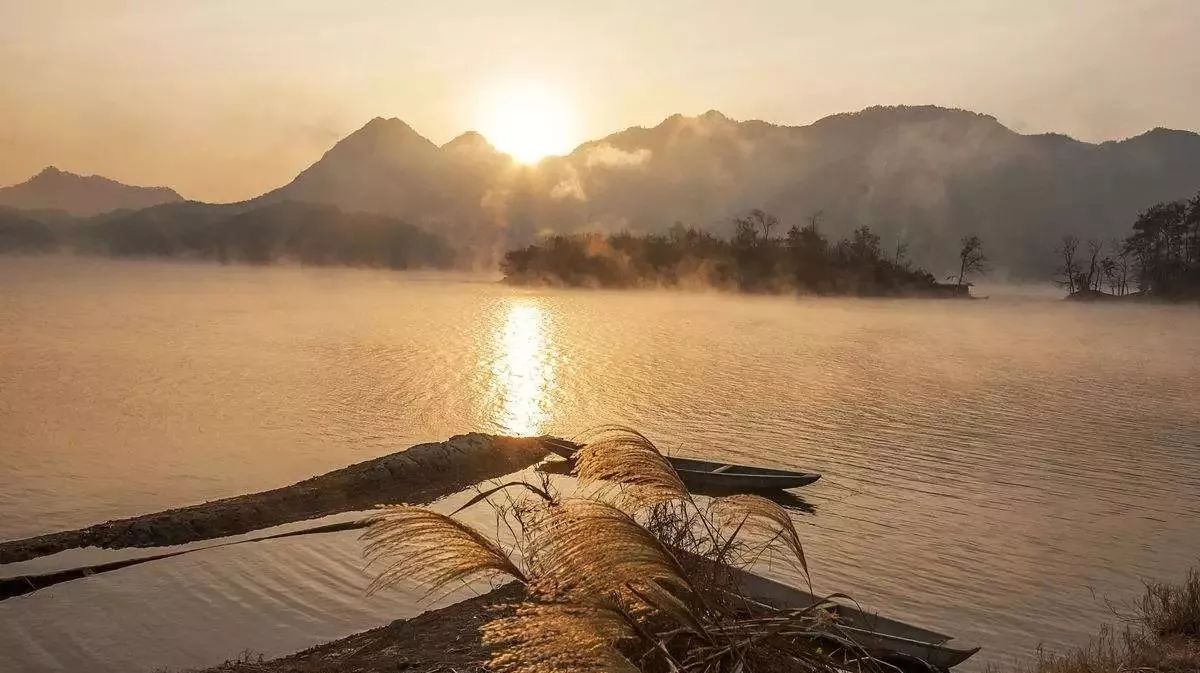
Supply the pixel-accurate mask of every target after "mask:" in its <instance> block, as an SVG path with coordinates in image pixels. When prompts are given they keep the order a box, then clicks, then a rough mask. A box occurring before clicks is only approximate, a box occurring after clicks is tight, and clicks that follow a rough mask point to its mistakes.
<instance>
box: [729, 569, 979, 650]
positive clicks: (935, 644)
mask: <svg viewBox="0 0 1200 673" xmlns="http://www.w3.org/2000/svg"><path fill="white" fill-rule="evenodd" d="M731 570H732V572H733V573H734V578H735V580H736V581H737V583H738V585H739V589H740V590H741V594H742V595H743V596H745V597H746V598H748V599H750V600H752V601H757V602H758V603H762V604H764V605H768V606H771V607H774V608H783V609H786V608H796V609H803V608H807V607H809V606H811V605H814V604H816V603H818V602H820V601H821V599H819V598H817V597H816V596H813V595H812V594H811V593H809V592H807V591H804V590H802V589H797V588H795V587H792V586H788V585H786V584H783V583H781V582H776V581H775V580H771V579H767V578H766V577H762V576H761V575H755V574H753V573H750V572H747V571H744V570H738V569H736V568H734V569H731ZM829 611H830V612H831V613H833V615H834V616H835V617H836V618H837V623H838V627H837V630H836V632H837V636H840V637H842V638H845V639H848V640H850V641H851V642H853V644H854V645H855V646H857V647H861V648H862V649H864V650H866V651H867V652H868V653H869V654H870V655H871V656H873V657H875V658H877V659H880V660H883V661H886V662H888V663H891V664H895V665H897V666H898V667H900V668H904V669H914V670H923V669H926V668H927V667H926V666H925V665H926V664H927V665H928V666H931V667H933V668H934V669H937V670H941V671H946V670H949V669H950V668H952V667H954V666H957V665H958V664H961V663H962V662H964V661H966V660H967V659H969V658H971V656H973V655H974V654H975V653H976V652H978V651H979V648H978V647H962V646H960V645H958V644H957V643H953V642H952V639H951V637H950V636H948V635H946V634H944V633H938V632H937V631H933V630H930V629H926V628H922V627H920V626H914V625H912V624H906V623H904V622H901V621H897V620H895V619H888V618H887V617H880V616H879V615H875V614H871V613H868V612H864V611H862V610H860V609H858V608H855V607H853V606H850V605H846V604H844V603H833V604H832V607H830V608H829ZM832 638H833V636H831V639H832ZM835 646H836V643H835Z"/></svg>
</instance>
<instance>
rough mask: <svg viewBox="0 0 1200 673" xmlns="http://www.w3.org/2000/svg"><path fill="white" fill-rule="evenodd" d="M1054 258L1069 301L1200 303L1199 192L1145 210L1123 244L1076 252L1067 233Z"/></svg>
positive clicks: (1092, 243)
mask: <svg viewBox="0 0 1200 673" xmlns="http://www.w3.org/2000/svg"><path fill="white" fill-rule="evenodd" d="M1055 254H1056V255H1057V257H1058V260H1059V267H1058V270H1057V279H1056V282H1057V283H1058V284H1059V286H1061V287H1063V288H1064V289H1066V290H1067V292H1068V295H1067V296H1068V298H1069V299H1073V300H1079V301H1097V300H1110V299H1161V300H1168V301H1178V300H1195V299H1200V193H1198V194H1196V196H1194V197H1192V198H1191V199H1189V200H1186V201H1183V200H1180V201H1166V202H1163V203H1157V204H1155V205H1153V206H1150V207H1149V208H1147V209H1146V210H1144V211H1142V212H1141V213H1140V214H1139V215H1138V217H1137V220H1135V221H1134V223H1133V233H1132V234H1131V235H1129V236H1128V237H1126V238H1125V239H1124V240H1112V241H1108V242H1107V243H1106V242H1104V241H1101V240H1098V239H1091V240H1089V241H1087V244H1086V248H1083V249H1081V248H1080V240H1079V239H1078V238H1077V237H1075V236H1073V235H1066V236H1064V237H1063V239H1062V242H1061V243H1060V244H1059V246H1058V248H1056V250H1055ZM1135 287H1136V289H1133V288H1135Z"/></svg>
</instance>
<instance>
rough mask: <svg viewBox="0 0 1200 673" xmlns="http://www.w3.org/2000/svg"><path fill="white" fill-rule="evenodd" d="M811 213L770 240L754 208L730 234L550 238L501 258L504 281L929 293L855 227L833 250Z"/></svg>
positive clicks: (764, 217) (764, 216)
mask: <svg viewBox="0 0 1200 673" xmlns="http://www.w3.org/2000/svg"><path fill="white" fill-rule="evenodd" d="M819 220H820V218H819V216H813V217H812V218H810V220H809V223H808V225H807V226H804V227H795V226H793V227H791V228H790V229H788V231H787V235H786V238H784V239H779V238H775V237H774V236H773V234H774V232H775V230H776V228H777V227H778V226H779V220H778V219H776V218H775V217H774V216H772V215H770V214H768V213H765V212H763V211H761V210H755V211H751V212H750V213H748V214H747V215H746V216H745V217H739V218H736V219H735V220H734V223H733V224H734V232H733V236H732V237H731V238H730V239H729V240H728V241H726V240H723V239H720V238H718V237H716V236H713V235H712V234H710V233H708V232H703V231H698V230H696V229H691V228H684V227H683V225H681V224H678V223H677V224H676V225H673V226H672V227H671V228H670V229H669V230H668V231H667V233H666V235H657V234H650V235H640V236H636V235H632V234H629V233H620V234H612V235H609V236H602V235H600V234H576V235H572V236H551V237H549V238H546V239H544V240H542V241H541V242H540V243H538V244H536V245H531V246H528V247H525V248H520V249H517V250H512V251H510V252H509V253H508V254H506V255H505V257H504V261H503V262H502V264H501V270H502V271H503V272H504V274H505V277H506V279H507V280H509V281H510V282H515V283H549V284H564V285H579V286H601V287H630V286H674V285H681V284H684V283H685V282H686V283H696V282H698V283H706V284H709V285H714V286H717V287H723V288H729V289H739V290H742V291H749V292H766V291H769V292H779V291H782V290H786V289H794V290H799V291H804V292H817V293H831V294H868V295H886V294H905V293H921V292H929V293H931V294H936V293H937V290H936V286H937V283H936V281H935V280H934V278H933V276H932V275H931V274H929V273H928V272H927V271H924V270H922V269H915V270H914V269H910V268H909V267H908V264H907V263H905V264H904V265H901V264H899V263H897V261H893V260H891V259H887V258H885V257H884V256H883V255H882V254H881V252H880V240H879V236H877V235H876V234H874V233H873V232H872V231H871V230H870V228H869V227H865V226H864V227H860V228H858V229H857V230H855V232H854V233H853V234H852V235H851V236H850V238H847V239H842V240H841V241H838V242H837V243H836V244H834V245H832V246H831V245H830V244H829V242H828V241H827V240H826V239H825V237H824V236H822V235H821V233H820V231H819V230H818V226H817V225H818V222H819Z"/></svg>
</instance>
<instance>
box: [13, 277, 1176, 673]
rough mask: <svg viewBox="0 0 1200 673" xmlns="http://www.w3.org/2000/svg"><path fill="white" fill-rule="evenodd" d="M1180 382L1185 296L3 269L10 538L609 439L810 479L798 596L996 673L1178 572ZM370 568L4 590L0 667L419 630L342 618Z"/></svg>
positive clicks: (345, 538)
mask: <svg viewBox="0 0 1200 673" xmlns="http://www.w3.org/2000/svg"><path fill="white" fill-rule="evenodd" d="M1198 397H1200V309H1197V308H1195V307H1149V306H1124V307H1111V306H1079V305H1070V304H1066V303H1063V302H1059V301H1053V300H1051V299H1050V298H1049V297H1047V296H1024V297H1022V296H1005V295H1004V294H1003V293H1001V292H1000V291H994V292H992V299H991V300H989V301H982V302H970V303H959V302H921V301H879V302H876V301H858V300H804V301H800V300H793V299H767V298H744V297H728V296H720V295H687V294H656V293H644V294H643V293H604V292H573V291H540V290H538V291H530V290H519V289H512V288H506V287H503V286H499V285H497V284H494V283H490V282H482V281H479V280H477V279H465V278H447V277H444V276H412V275H403V274H392V273H382V272H368V271H352V270H304V269H294V268H270V269H258V268H248V267H225V268H222V267H215V266H207V265H188V264H158V263H149V262H139V263H121V262H107V261H98V260H72V259H67V258H50V259H42V260H34V259H14V258H0V538H13V537H22V536H27V535H33V534H37V533H42V532H48V531H52V530H56V529H62V528H68V527H77V526H81V525H86V524H89V523H93V522H95V521H100V520H104V519H109V518H113V517H117V516H127V515H133V514H139V513H143V512H148V511H154V510H159V509H163V508H166V507H171V506H175V505H183V504H188V503H192V502H196V501H201V500H207V499H213V498H218V497H223V496H229V495H235V494H238V493H244V492H247V491H253V490H260V489H263V488H269V487H274V486H278V485H281V484H284V483H290V482H293V481H296V480H298V479H302V478H305V477H308V476H311V475H313V474H318V473H321V472H325V471H327V470H329V469H333V468H336V467H340V466H343V465H345V464H347V463H350V462H354V461H359V460H364V459H367V458H371V457H374V456H378V455H380V454H383V453H386V452H390V451H393V450H396V449H398V448H402V447H405V446H408V445H410V444H413V443H416V442H420V441H428V440H438V439H443V438H445V437H447V436H449V435H452V434H456V433H460V432H466V431H468V430H483V431H494V432H508V433H542V432H552V433H561V434H573V433H576V432H579V431H581V430H584V429H586V428H587V427H588V426H590V425H593V424H596V423H601V422H622V423H627V424H631V425H635V426H637V427H639V428H642V429H643V430H644V431H645V432H647V433H648V434H650V435H651V437H653V438H655V439H657V440H659V441H660V443H661V445H662V446H664V447H666V448H669V449H670V450H671V451H673V452H675V453H678V454H689V455H701V456H719V457H722V458H727V459H729V460H733V461H740V462H754V463H761V464H769V465H777V466H783V467H793V468H801V469H808V470H815V471H820V472H822V473H824V474H825V479H823V480H822V481H820V482H818V483H817V484H816V485H814V486H812V487H810V488H807V489H804V490H803V491H801V492H800V493H801V494H802V495H803V497H804V500H805V501H806V502H807V504H808V505H810V506H811V507H812V508H813V509H814V511H813V512H812V513H810V514H798V515H797V516H798V519H799V521H800V522H801V523H802V524H805V525H804V527H802V529H801V531H802V533H804V534H805V543H806V545H807V549H808V555H809V559H810V564H811V565H812V567H813V570H814V578H815V584H816V586H817V588H818V590H824V591H832V590H843V591H847V592H848V593H852V594H854V595H855V596H856V597H858V598H860V599H861V600H863V601H864V602H865V603H867V604H869V605H871V606H874V607H877V608H880V609H881V610H882V611H885V612H887V613H889V614H892V615H895V616H899V617H905V618H908V619H911V620H913V621H916V622H919V623H922V624H924V625H928V626H931V627H935V628H940V629H942V630H945V631H948V632H951V633H954V634H955V635H957V636H958V637H959V638H961V639H963V640H966V641H971V642H975V643H978V644H981V645H983V646H984V647H985V648H986V649H985V654H986V655H987V656H988V657H990V658H991V659H992V660H995V661H1001V662H1004V661H1008V660H1010V659H1011V657H1013V656H1019V655H1020V656H1024V655H1028V654H1029V653H1030V652H1031V651H1032V649H1033V647H1034V646H1035V645H1036V644H1037V643H1038V642H1044V643H1046V644H1048V645H1050V646H1059V645H1064V644H1071V643H1081V642H1083V641H1085V640H1086V638H1087V637H1088V635H1089V634H1091V633H1093V632H1094V631H1095V628H1096V626H1097V625H1098V624H1099V622H1100V621H1101V620H1104V619H1106V618H1107V617H1108V613H1107V611H1106V608H1105V607H1104V605H1103V602H1102V598H1103V597H1104V596H1108V597H1111V598H1113V599H1117V600H1122V599H1126V598H1130V597H1132V596H1133V594H1134V593H1135V592H1136V591H1137V590H1138V589H1139V587H1140V582H1141V581H1142V580H1143V579H1172V578H1175V577H1178V576H1179V575H1180V573H1181V572H1182V571H1183V569H1184V568H1185V567H1187V566H1188V565H1189V564H1191V563H1194V562H1197V561H1200V403H1198V401H1197V398H1198ZM70 560H71V558H69V557H68V558H66V559H65V560H64V559H50V560H44V561H42V562H41V563H49V564H53V563H67V562H69V561H70ZM68 564H69V563H68ZM34 567H39V566H36V565H35V566H34ZM360 568H361V561H360V560H359V556H358V547H357V545H356V543H355V541H354V536H353V534H344V535H340V536H338V535H332V536H325V537H322V538H321V539H319V540H315V539H314V540H306V539H304V538H301V539H298V540H297V539H293V540H289V541H286V542H278V543H266V544H260V545H249V546H242V547H235V548H230V549H227V550H223V551H220V552H205V553H202V554H192V555H189V556H186V557H183V558H182V559H179V560H174V561H170V562H163V563H162V564H147V565H146V566H140V567H138V568H134V569H129V570H127V571H121V572H117V573H111V574H109V575H106V576H104V577H102V578H101V577H98V578H94V579H92V580H88V581H82V582H73V583H69V584H66V585H62V586H60V587H56V588H54V589H51V590H48V591H44V592H39V593H37V594H33V595H31V596H27V597H23V598H20V599H14V600H9V601H5V602H3V603H0V669H3V670H6V671H7V670H13V669H15V670H18V671H19V670H54V669H56V668H64V667H65V668H80V667H86V668H89V669H90V670H105V669H109V670H150V669H153V668H155V667H157V666H163V665H172V666H184V665H200V664H210V663H213V662H219V661H220V660H222V659H223V658H225V657H226V656H233V655H236V654H237V652H238V651H239V650H241V649H244V648H247V647H249V648H252V649H256V650H259V651H264V652H266V653H267V654H268V655H274V654H280V653H283V652H287V651H290V650H295V649H299V648H301V647H304V646H306V645H309V644H312V643H315V642H318V641H322V640H328V639H330V638H333V637H337V636H339V635H345V634H348V633H351V632H353V631H356V630H361V629H363V628H368V627H369V626H372V625H374V624H381V623H384V622H386V621H388V619H389V618H391V617H394V616H401V615H403V614H409V612H408V611H410V610H411V606H409V605H408V604H407V603H404V602H403V601H401V600H399V599H397V598H391V597H375V598H373V599H371V600H370V601H366V600H364V599H363V597H362V588H363V586H365V577H364V576H363V575H362V572H361V569H360ZM0 574H15V571H14V570H13V569H11V568H9V569H6V568H3V567H0ZM1094 592H1095V593H1094ZM148 625H154V629H153V630H151V631H146V629H147V628H149V626H148ZM142 633H147V634H149V635H148V636H147V637H143V636H142V635H140V634H142ZM985 661H986V660H985V659H984V658H983V657H979V658H977V660H976V666H975V667H976V668H978V665H979V664H982V663H984V662H985Z"/></svg>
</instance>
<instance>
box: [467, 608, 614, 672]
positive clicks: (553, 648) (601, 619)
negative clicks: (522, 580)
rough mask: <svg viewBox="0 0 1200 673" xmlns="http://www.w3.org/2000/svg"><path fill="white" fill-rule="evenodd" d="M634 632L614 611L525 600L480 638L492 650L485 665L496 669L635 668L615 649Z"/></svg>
mask: <svg viewBox="0 0 1200 673" xmlns="http://www.w3.org/2000/svg"><path fill="white" fill-rule="evenodd" d="M633 636H634V632H633V630H632V629H631V628H630V624H629V622H628V620H627V619H626V618H625V617H624V616H623V615H622V614H620V613H619V612H617V611H615V610H612V609H608V608H602V607H596V606H590V605H574V604H565V603H525V604H524V605H521V606H520V607H518V608H517V612H516V614H515V615H513V616H512V617H503V618H500V619H496V620H493V621H492V622H490V623H488V624H487V625H486V626H484V627H483V642H484V643H485V644H486V645H488V646H489V647H491V648H493V649H494V650H495V651H496V654H495V656H493V657H492V659H491V661H490V662H488V663H489V665H490V668H491V669H492V670H493V671H496V672H497V673H542V672H546V673H557V672H559V671H578V672H580V673H592V672H594V673H602V672H607V671H614V672H615V671H627V672H633V671H637V668H636V667H634V665H633V664H632V663H630V662H629V660H628V659H626V658H625V656H624V655H623V654H621V651H620V650H619V649H617V647H615V644H616V643H618V642H620V641H622V640H625V639H630V638H632V637H633Z"/></svg>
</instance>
